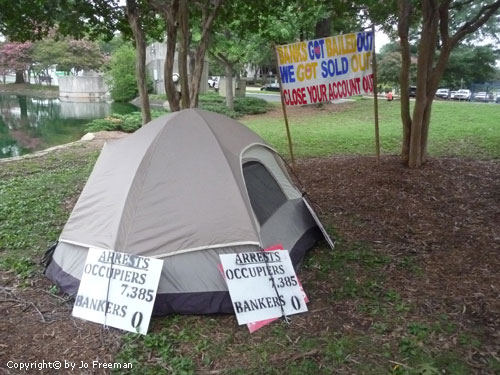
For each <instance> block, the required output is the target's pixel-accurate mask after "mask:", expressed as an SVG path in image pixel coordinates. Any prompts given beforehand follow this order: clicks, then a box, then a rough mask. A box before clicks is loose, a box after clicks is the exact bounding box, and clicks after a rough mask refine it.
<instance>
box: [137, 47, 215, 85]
mask: <svg viewBox="0 0 500 375" xmlns="http://www.w3.org/2000/svg"><path fill="white" fill-rule="evenodd" d="M166 54H167V43H166V42H164V43H159V42H156V43H152V44H150V45H149V46H147V47H146V70H147V72H148V74H149V76H150V77H151V79H152V81H153V92H154V93H155V94H165V80H164V74H163V73H164V67H165V56H166ZM177 61H178V60H177V52H175V61H174V74H175V73H179V65H178V62H177ZM188 65H189V64H188ZM188 69H189V66H188ZM207 91H208V61H207V60H206V59H205V63H204V64H203V73H202V76H201V84H200V93H205V92H207Z"/></svg>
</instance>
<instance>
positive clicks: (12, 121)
mask: <svg viewBox="0 0 500 375" xmlns="http://www.w3.org/2000/svg"><path fill="white" fill-rule="evenodd" d="M138 110H139V109H138V108H137V107H135V106H133V105H131V104H125V103H107V102H65V101H63V102H61V101H60V100H59V99H46V98H36V97H32V96H26V95H16V94H11V93H2V92H0V158H9V157H12V156H20V155H24V154H28V153H32V152H35V151H40V150H44V149H46V148H49V147H52V146H57V145H61V144H64V143H69V142H73V141H76V140H78V139H80V138H81V137H82V136H83V135H84V134H85V125H86V124H87V123H89V122H90V121H92V120H93V119H96V118H103V117H106V116H107V115H109V114H111V113H120V114H126V113H131V112H134V111H138Z"/></svg>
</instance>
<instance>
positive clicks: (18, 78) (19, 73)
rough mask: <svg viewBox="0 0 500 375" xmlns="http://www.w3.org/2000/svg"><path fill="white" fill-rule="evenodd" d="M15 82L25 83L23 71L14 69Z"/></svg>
mask: <svg viewBox="0 0 500 375" xmlns="http://www.w3.org/2000/svg"><path fill="white" fill-rule="evenodd" d="M15 83H26V82H25V81H24V72H23V71H22V70H16V82H15Z"/></svg>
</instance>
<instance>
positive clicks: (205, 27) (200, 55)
mask: <svg viewBox="0 0 500 375" xmlns="http://www.w3.org/2000/svg"><path fill="white" fill-rule="evenodd" d="M223 1H224V0H214V2H213V9H211V10H209V9H207V8H206V7H202V9H201V12H202V22H201V25H202V31H201V40H200V44H199V45H198V48H197V50H196V55H195V56H196V57H195V64H194V70H193V71H192V72H191V85H190V88H189V94H190V100H191V103H190V107H191V108H196V107H198V97H199V95H200V83H201V76H202V74H203V65H204V63H205V54H206V52H207V47H208V42H209V39H210V27H211V26H212V23H213V22H214V19H215V17H216V15H217V12H218V10H219V8H220V6H221V5H222V3H223Z"/></svg>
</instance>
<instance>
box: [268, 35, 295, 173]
mask: <svg viewBox="0 0 500 375" xmlns="http://www.w3.org/2000/svg"><path fill="white" fill-rule="evenodd" d="M273 47H274V52H275V53H276V74H277V76H278V83H279V85H280V96H281V108H282V109H283V117H284V118H285V127H286V137H287V138H288V148H289V149H290V159H291V160H292V168H293V170H294V171H296V170H297V168H296V165H295V158H294V157H293V145H292V136H291V135H290V127H289V125H288V116H287V114H286V105H285V100H284V96H283V86H282V85H281V72H280V66H279V62H278V61H279V60H278V59H279V56H278V50H277V49H276V45H275V44H274V43H273Z"/></svg>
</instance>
